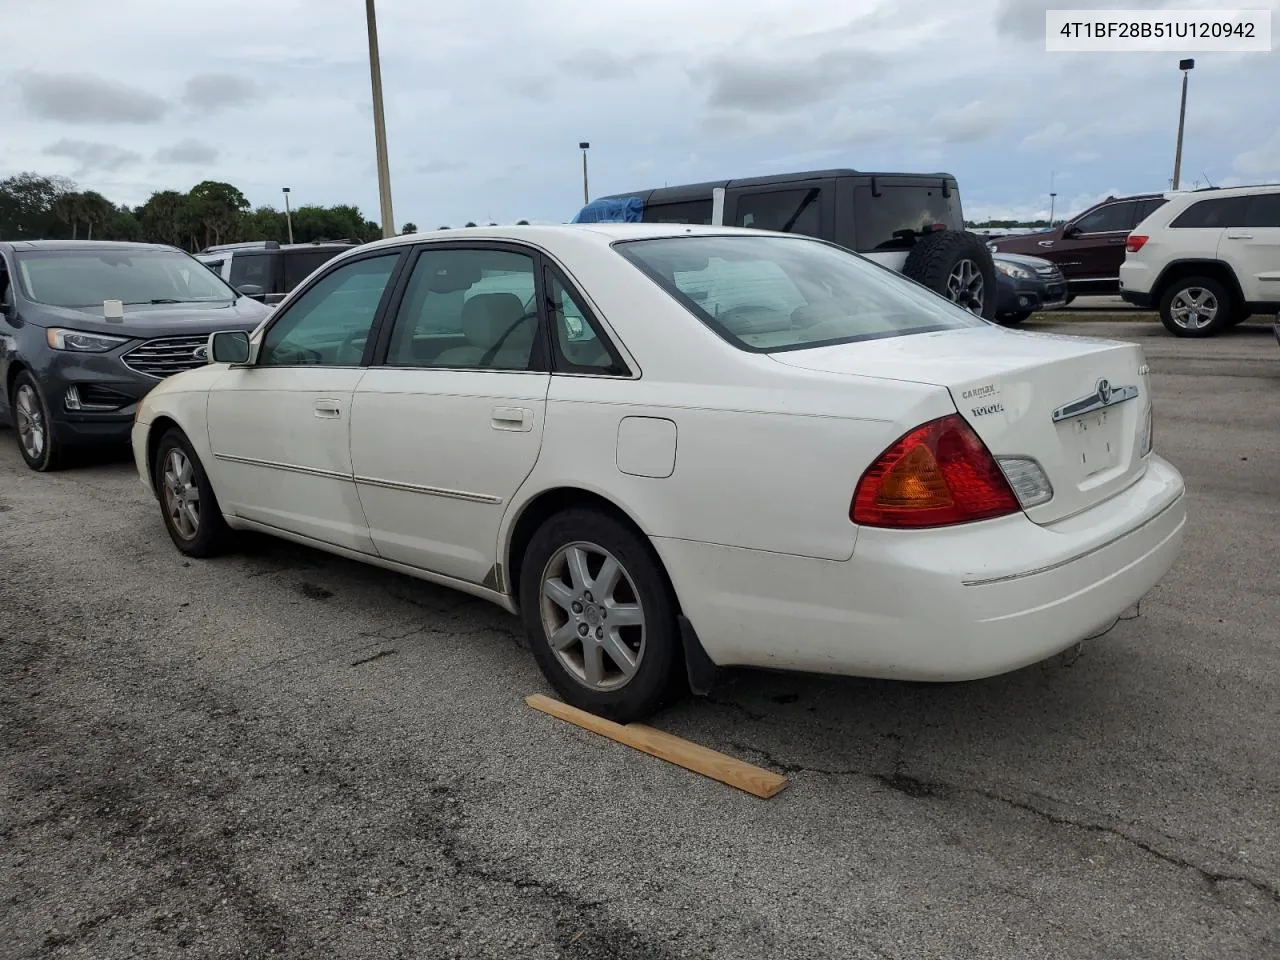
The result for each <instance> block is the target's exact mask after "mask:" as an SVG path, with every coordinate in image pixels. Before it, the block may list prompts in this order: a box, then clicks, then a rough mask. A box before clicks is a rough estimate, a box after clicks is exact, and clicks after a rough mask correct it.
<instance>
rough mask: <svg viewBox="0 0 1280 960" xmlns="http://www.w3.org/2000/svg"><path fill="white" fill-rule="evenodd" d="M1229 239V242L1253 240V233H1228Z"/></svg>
mask: <svg viewBox="0 0 1280 960" xmlns="http://www.w3.org/2000/svg"><path fill="white" fill-rule="evenodd" d="M1227 239H1228V240H1252V239H1253V234H1252V233H1228V234H1227Z"/></svg>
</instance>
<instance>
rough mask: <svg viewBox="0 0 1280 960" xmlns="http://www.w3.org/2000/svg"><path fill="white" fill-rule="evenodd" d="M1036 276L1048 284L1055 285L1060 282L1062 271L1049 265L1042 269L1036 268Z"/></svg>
mask: <svg viewBox="0 0 1280 960" xmlns="http://www.w3.org/2000/svg"><path fill="white" fill-rule="evenodd" d="M1036 276H1037V277H1039V278H1040V279H1041V280H1045V281H1048V282H1049V283H1057V282H1059V281H1061V280H1062V271H1061V270H1059V269H1058V268H1057V266H1055V265H1054V264H1052V263H1051V264H1048V265H1046V266H1043V267H1036Z"/></svg>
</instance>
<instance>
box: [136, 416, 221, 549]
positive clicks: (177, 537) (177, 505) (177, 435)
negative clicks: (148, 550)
mask: <svg viewBox="0 0 1280 960" xmlns="http://www.w3.org/2000/svg"><path fill="white" fill-rule="evenodd" d="M151 476H152V478H153V480H154V482H155V486H156V494H157V496H158V498H159V500H160V509H161V512H162V514H163V516H164V525H165V529H166V530H168V531H169V537H170V539H172V540H173V543H174V545H175V546H176V547H177V548H178V549H179V550H181V551H182V552H183V553H185V554H186V555H187V556H189V557H211V556H213V555H215V554H216V553H218V552H220V551H221V550H222V548H223V547H225V546H226V541H227V538H228V533H229V531H228V530H227V525H226V521H224V520H223V519H222V510H221V508H220V507H219V506H218V498H217V497H215V496H214V494H213V487H211V486H210V485H209V477H208V476H207V475H206V474H205V472H204V466H203V465H202V464H201V463H200V458H199V457H197V456H196V453H195V450H193V449H192V448H191V443H190V441H188V440H187V438H186V436H185V435H184V434H183V433H182V431H181V430H177V429H170V430H169V431H168V432H166V433H165V435H164V436H163V437H161V438H160V443H159V445H158V446H157V447H156V456H155V461H154V462H153V464H152V467H151Z"/></svg>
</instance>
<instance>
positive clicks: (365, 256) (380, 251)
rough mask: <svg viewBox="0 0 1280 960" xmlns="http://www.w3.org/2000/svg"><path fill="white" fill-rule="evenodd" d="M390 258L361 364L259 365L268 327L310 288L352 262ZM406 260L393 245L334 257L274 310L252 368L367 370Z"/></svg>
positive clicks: (403, 252) (292, 306)
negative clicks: (387, 273)
mask: <svg viewBox="0 0 1280 960" xmlns="http://www.w3.org/2000/svg"><path fill="white" fill-rule="evenodd" d="M391 256H394V257H395V258H396V262H395V263H394V264H393V265H392V267H391V275H390V276H389V277H388V278H387V285H386V286H385V287H383V288H382V297H381V298H380V299H379V300H378V307H377V309H376V310H375V311H374V313H373V323H372V324H371V325H370V327H369V338H368V339H367V340H366V341H365V345H364V354H363V356H361V358H360V362H359V363H358V364H349V363H344V364H341V365H338V364H332V365H331V364H318V363H263V362H262V356H263V354H262V350H263V348H264V347H265V346H266V343H267V335H268V334H269V333H270V332H271V328H272V327H274V326H275V325H276V324H277V323H279V322H280V321H281V319H283V318H284V317H287V316H288V315H289V311H291V310H293V309H294V308H295V307H296V306H297V304H298V301H299V300H301V299H302V298H303V297H304V296H306V295H307V293H308V292H309V291H310V290H311V289H312V288H313V287H315V286H316V285H317V284H319V283H323V282H324V280H325V279H326V278H328V277H329V276H330V275H331V274H333V273H334V272H335V271H337V270H341V269H342V268H343V267H346V266H349V265H351V264H353V263H358V262H360V261H363V260H374V259H377V258H378V257H391ZM405 259H406V258H405V250H404V248H403V247H400V246H396V247H378V248H376V249H373V250H369V251H361V252H360V253H358V254H354V255H352V256H339V257H335V258H334V259H333V260H331V261H329V269H327V270H325V271H324V272H323V273H320V274H318V275H316V276H315V277H313V278H312V280H311V282H310V283H308V284H306V285H305V286H299V287H297V288H295V289H294V290H293V291H292V292H291V293H290V294H289V302H288V303H286V304H285V305H284V309H283V310H282V309H280V308H279V307H277V308H276V309H275V311H274V312H273V313H272V315H271V317H270V318H269V319H268V320H267V322H266V325H265V326H263V328H262V335H261V337H260V338H259V341H258V355H257V356H256V357H254V361H253V367H255V368H257V367H262V368H264V369H271V370H298V369H308V370H310V369H323V370H359V369H361V368H363V367H368V366H369V365H370V364H369V358H370V356H371V353H372V350H373V347H374V346H375V344H376V341H377V338H378V334H379V331H380V329H381V327H382V321H383V317H384V316H385V313H386V310H387V306H388V301H389V298H390V296H391V294H392V293H393V292H394V290H395V289H396V287H397V285H398V284H399V282H400V278H401V276H402V275H403V273H404V264H405ZM246 366H247V365H246Z"/></svg>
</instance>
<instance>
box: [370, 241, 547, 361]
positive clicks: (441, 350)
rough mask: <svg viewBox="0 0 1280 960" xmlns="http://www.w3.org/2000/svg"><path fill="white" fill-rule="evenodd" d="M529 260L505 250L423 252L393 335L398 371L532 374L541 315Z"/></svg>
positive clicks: (392, 351) (389, 357) (393, 358)
mask: <svg viewBox="0 0 1280 960" xmlns="http://www.w3.org/2000/svg"><path fill="white" fill-rule="evenodd" d="M534 276H535V274H534V263H533V257H531V256H529V255H528V254H524V253H515V252H511V251H507V250H480V249H477V250H465V249H457V248H452V249H444V250H432V249H429V248H428V249H426V250H424V251H423V252H422V253H421V254H420V255H419V257H418V262H417V263H416V264H415V265H414V268H413V274H412V275H411V276H410V277H409V284H408V286H407V287H406V288H405V292H404V298H403V299H402V300H401V302H400V309H399V311H398V312H397V313H396V320H395V326H394V327H393V328H392V331H391V345H390V347H389V348H388V350H387V363H388V364H389V365H391V366H401V367H454V368H472V369H487V370H531V369H534V365H535V358H536V356H537V351H536V349H535V348H536V346H537V333H538V310H537V303H536V298H535V296H534V286H535V284H534Z"/></svg>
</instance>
